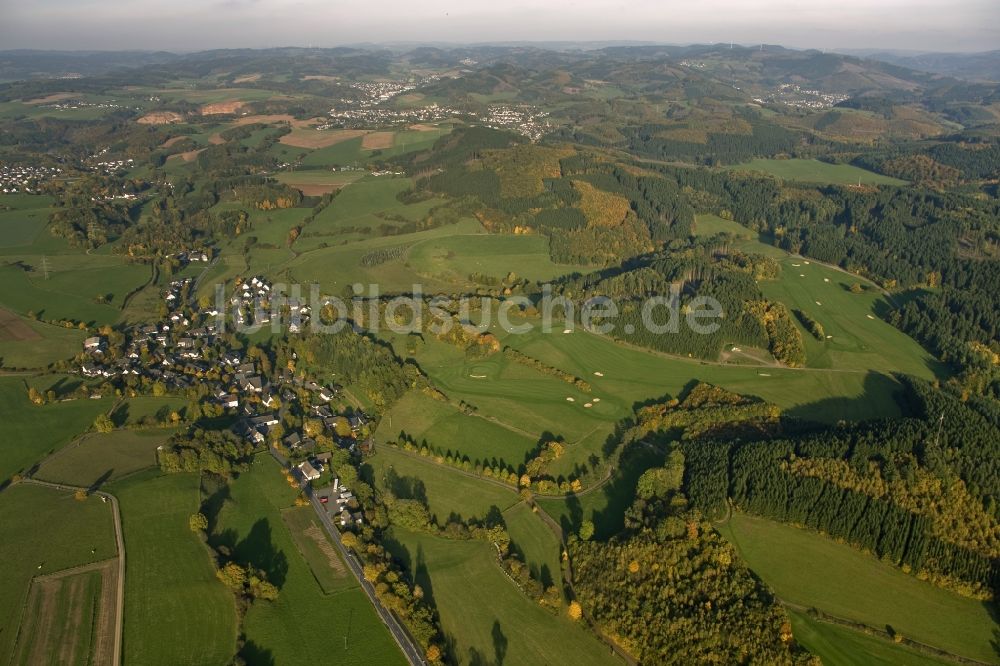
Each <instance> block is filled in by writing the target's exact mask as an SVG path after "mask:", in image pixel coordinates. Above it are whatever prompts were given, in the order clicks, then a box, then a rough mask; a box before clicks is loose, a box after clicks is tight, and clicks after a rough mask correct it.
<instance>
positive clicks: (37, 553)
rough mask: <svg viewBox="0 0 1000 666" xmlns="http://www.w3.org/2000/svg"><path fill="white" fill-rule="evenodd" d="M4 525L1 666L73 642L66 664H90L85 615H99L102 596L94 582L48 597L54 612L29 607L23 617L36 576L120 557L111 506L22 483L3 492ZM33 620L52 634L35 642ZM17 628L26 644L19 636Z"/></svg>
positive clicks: (0, 549)
mask: <svg viewBox="0 0 1000 666" xmlns="http://www.w3.org/2000/svg"><path fill="white" fill-rule="evenodd" d="M0 525H3V526H4V538H3V541H2V542H0V580H3V584H2V585H0V627H3V628H4V630H3V631H0V661H3V662H4V663H11V662H12V661H13V663H19V662H21V663H23V662H24V661H25V660H26V658H27V657H29V656H31V655H38V654H40V653H46V652H48V651H49V650H51V649H52V648H54V647H56V646H60V645H61V644H62V639H63V638H65V639H66V640H67V643H70V642H71V643H72V644H71V645H69V644H67V648H68V649H67V652H68V653H70V654H66V655H65V659H64V661H61V662H60V663H83V664H85V663H87V661H88V657H89V656H90V654H91V652H92V647H96V646H95V645H94V640H93V639H94V636H93V634H92V633H91V632H90V626H87V625H86V624H85V622H84V615H83V613H85V612H88V611H90V612H91V617H93V610H92V609H94V607H95V605H94V604H93V602H94V601H95V600H96V599H97V598H98V597H99V590H95V589H94V586H93V581H89V582H88V581H87V580H86V579H85V578H80V579H77V581H76V582H75V583H71V586H72V587H75V589H74V590H73V593H72V594H68V593H67V594H57V595H51V594H47V595H45V596H46V598H47V599H48V600H49V604H50V606H49V608H48V609H42V608H39V607H38V606H37V605H36V604H30V605H29V607H28V609H27V613H26V614H25V615H22V611H24V610H25V604H26V602H27V601H28V594H29V586H30V584H31V581H32V578H33V577H35V576H49V575H50V574H53V573H57V572H62V571H64V570H67V569H70V568H72V567H78V566H82V565H87V564H91V563H94V562H100V561H102V560H107V559H109V558H114V557H116V556H117V554H118V553H117V547H116V545H115V538H114V524H113V519H112V514H111V506H110V505H109V504H105V503H104V502H101V501H100V499H98V498H97V497H93V496H92V497H89V498H87V499H86V500H84V501H82V502H81V501H78V500H76V499H74V498H73V494H72V493H69V492H64V491H61V490H55V489H52V488H45V487H42V486H33V485H28V484H24V483H19V484H15V485H14V486H12V487H9V488H7V489H6V490H4V491H3V492H2V493H0ZM42 582H43V584H44V582H45V581H44V579H43V580H42ZM67 582H69V581H67ZM81 584H82V587H81ZM99 587H100V585H98V588H99ZM65 592H70V590H69V589H67V590H65ZM37 593H38V592H37V591H36V594H37ZM85 599H90V601H91V606H90V608H89V609H84V608H81V607H79V605H78V604H79V603H81V602H83V600H85ZM97 607H98V608H100V606H99V604H98V605H97ZM34 622H44V623H48V624H50V627H51V632H52V633H51V635H48V636H33V634H32V632H33V629H35V628H37V625H35V624H33V623H34ZM19 627H20V632H21V634H20V635H21V636H23V639H21V638H18V637H19ZM70 636H75V640H71V639H70ZM15 641H17V642H18V650H19V651H21V653H22V655H23V658H22V659H20V660H13V656H14V649H15ZM35 663H53V662H52V661H44V660H43V661H42V662H39V661H35Z"/></svg>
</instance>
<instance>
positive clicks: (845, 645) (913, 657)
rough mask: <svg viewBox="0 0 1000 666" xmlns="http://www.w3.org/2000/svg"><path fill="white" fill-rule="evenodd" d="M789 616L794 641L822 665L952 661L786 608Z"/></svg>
mask: <svg viewBox="0 0 1000 666" xmlns="http://www.w3.org/2000/svg"><path fill="white" fill-rule="evenodd" d="M788 615H789V617H790V618H791V620H792V634H793V635H794V636H795V640H796V641H797V642H798V643H799V644H800V645H802V646H804V647H805V648H806V649H807V650H809V651H810V652H812V653H813V654H814V655H816V656H818V657H819V658H820V659H822V660H823V664H824V665H825V666H855V665H856V664H866V665H867V664H870V665H871V666H941V665H942V664H953V663H954V662H953V661H950V660H947V661H946V660H943V659H936V658H934V657H932V656H930V655H929V654H924V653H922V652H917V651H916V650H912V649H910V648H907V647H904V646H902V645H895V644H894V643H891V642H889V641H888V640H887V639H885V638H881V637H878V636H869V635H867V634H864V633H861V632H860V631H855V630H854V629H849V628H848V627H841V626H838V625H836V624H829V623H827V622H821V621H819V620H817V619H815V618H812V617H809V615H808V614H806V613H799V612H797V611H793V610H789V611H788Z"/></svg>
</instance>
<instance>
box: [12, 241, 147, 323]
mask: <svg viewBox="0 0 1000 666" xmlns="http://www.w3.org/2000/svg"><path fill="white" fill-rule="evenodd" d="M32 249H33V250H34V249H35V248H32ZM46 257H47V258H43V256H41V255H37V254H30V255H22V256H16V257H13V256H12V257H8V260H9V261H13V260H19V261H21V262H23V264H22V265H15V264H13V263H8V264H5V265H3V266H0V304H2V305H4V306H6V307H7V308H9V309H11V310H14V311H15V312H19V313H21V314H26V313H28V312H32V311H33V312H35V313H36V314H38V315H39V317H41V318H43V319H72V320H75V321H83V322H95V323H98V324H103V323H111V322H115V321H117V320H118V318H119V317H120V315H121V312H120V309H119V308H120V307H121V305H122V302H123V300H124V298H125V295H126V294H128V293H129V292H130V291H132V290H133V289H135V288H136V287H138V286H140V285H142V284H143V283H145V282H146V281H148V280H149V277H150V268H149V266H144V265H142V264H130V263H128V262H126V261H125V259H123V258H122V257H118V256H112V255H102V254H91V255H84V254H82V253H81V254H78V255H58V256H53V257H48V256H47V255H46ZM45 265H47V266H48V270H49V272H48V278H47V279H46V277H45V270H44V267H45ZM24 266H27V267H30V270H25V269H24ZM98 297H100V298H107V302H98V300H97V299H98Z"/></svg>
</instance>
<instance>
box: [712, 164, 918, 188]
mask: <svg viewBox="0 0 1000 666" xmlns="http://www.w3.org/2000/svg"><path fill="white" fill-rule="evenodd" d="M727 168H728V169H730V170H733V171H759V172H761V173H766V174H770V175H772V176H777V177H778V178H781V179H782V180H797V181H802V182H808V183H829V184H831V185H856V184H857V183H858V182H860V183H861V184H862V185H894V186H902V185H906V184H907V183H906V181H905V180H900V179H898V178H892V177H890V176H883V175H882V174H880V173H875V172H873V171H868V170H866V169H862V168H860V167H856V166H852V165H850V164H830V163H828V162H820V161H819V160H808V159H789V160H776V159H756V160H751V161H750V162H747V163H744V164H735V165H733V166H730V167H727Z"/></svg>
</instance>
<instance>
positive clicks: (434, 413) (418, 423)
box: [375, 391, 537, 463]
mask: <svg viewBox="0 0 1000 666" xmlns="http://www.w3.org/2000/svg"><path fill="white" fill-rule="evenodd" d="M389 415H390V418H387V419H382V421H381V422H380V424H379V429H378V430H377V431H376V433H375V441H376V443H383V442H387V441H398V440H399V439H400V435H401V434H405V435H407V436H408V437H410V438H412V439H414V440H415V441H417V442H418V443H422V442H423V441H424V440H427V442H428V443H429V444H432V445H433V446H435V447H440V448H441V449H442V450H445V451H448V450H451V451H461V452H463V453H466V454H468V455H470V456H471V457H472V458H473V459H475V458H479V459H489V458H503V459H505V460H507V461H508V462H515V461H516V462H518V463H520V462H521V461H522V458H523V457H524V455H525V454H526V453H527V452H528V451H530V450H531V449H532V448H534V446H535V445H536V443H537V442H536V439H535V438H531V437H528V436H526V435H524V434H522V433H520V432H515V431H512V430H508V429H507V428H504V427H503V426H500V425H497V424H496V423H494V422H492V421H489V420H486V419H482V418H478V417H475V416H469V415H467V414H464V413H462V412H461V411H460V410H459V409H458V408H457V407H455V406H453V405H451V404H449V403H445V402H441V401H439V400H434V399H433V398H430V397H428V396H426V395H424V394H423V393H421V392H420V391H411V392H409V393H407V394H406V395H405V396H403V398H402V399H401V400H399V402H397V403H396V404H395V405H393V407H392V410H391V411H390V412H389ZM473 454H474V455H473Z"/></svg>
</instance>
